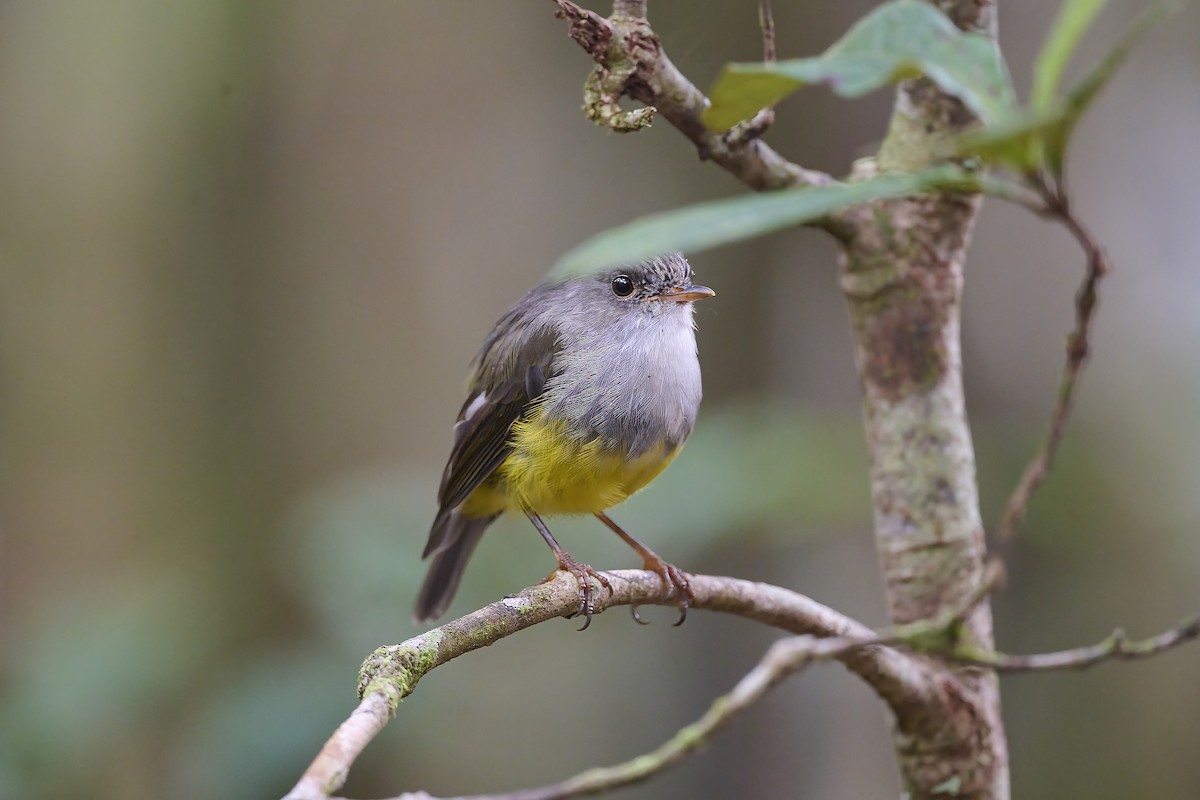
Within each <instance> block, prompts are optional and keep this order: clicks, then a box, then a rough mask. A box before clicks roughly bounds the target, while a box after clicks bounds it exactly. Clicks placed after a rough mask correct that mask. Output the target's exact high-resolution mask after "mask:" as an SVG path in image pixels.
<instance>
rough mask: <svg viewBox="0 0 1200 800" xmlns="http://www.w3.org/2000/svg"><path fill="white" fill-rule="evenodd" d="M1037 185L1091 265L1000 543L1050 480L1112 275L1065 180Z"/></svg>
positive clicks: (1048, 208) (1047, 213)
mask: <svg viewBox="0 0 1200 800" xmlns="http://www.w3.org/2000/svg"><path fill="white" fill-rule="evenodd" d="M1035 188H1036V189H1037V191H1038V193H1039V194H1040V195H1041V197H1042V199H1043V201H1044V202H1045V207H1044V209H1043V210H1042V211H1041V212H1040V213H1041V214H1042V215H1043V216H1047V217H1051V218H1053V219H1057V220H1058V221H1059V222H1061V223H1062V224H1063V226H1064V227H1066V229H1067V230H1068V231H1069V232H1070V233H1071V235H1072V236H1073V237H1075V240H1076V241H1077V242H1078V243H1079V246H1080V247H1081V248H1083V252H1084V255H1085V257H1086V259H1087V270H1086V272H1085V274H1084V277H1083V282H1082V283H1081V284H1080V286H1079V291H1078V292H1077V293H1076V295H1075V328H1074V330H1072V331H1071V335H1070V336H1069V337H1068V338H1067V361H1066V364H1065V365H1064V367H1063V374H1062V379H1061V380H1060V381H1059V386H1058V395H1057V397H1056V398H1055V401H1054V409H1053V410H1052V411H1051V413H1050V428H1049V430H1048V431H1047V432H1046V438H1045V440H1044V441H1043V442H1042V446H1041V448H1039V450H1038V452H1037V453H1036V454H1035V455H1034V457H1033V459H1032V460H1031V461H1030V462H1029V465H1028V466H1027V467H1026V468H1025V471H1024V473H1022V475H1021V479H1020V480H1019V481H1018V482H1017V485H1016V488H1014V489H1013V493H1012V496H1011V497H1009V499H1008V503H1007V505H1006V506H1005V507H1004V515H1003V517H1002V518H1001V520H1000V528H999V530H998V531H997V536H998V538H999V541H1000V543H1001V545H1002V546H1003V545H1005V544H1007V543H1008V542H1009V541H1010V540H1011V539H1012V536H1013V533H1014V532H1015V531H1016V528H1017V526H1018V525H1020V524H1021V520H1022V519H1024V517H1025V513H1026V511H1027V510H1028V507H1029V498H1030V497H1032V496H1033V493H1034V492H1035V491H1037V488H1038V487H1039V486H1040V485H1041V484H1042V481H1044V480H1045V479H1046V475H1047V474H1048V473H1049V471H1050V469H1051V467H1053V466H1054V457H1055V455H1057V453H1058V447H1059V444H1060V443H1061V442H1062V438H1063V434H1064V433H1065V432H1066V429H1067V420H1068V418H1069V417H1070V415H1071V403H1072V400H1073V399H1074V395H1075V385H1076V383H1078V381H1079V375H1080V373H1081V372H1082V371H1083V365H1084V362H1085V361H1086V360H1087V356H1088V350H1089V348H1090V346H1091V343H1090V338H1089V337H1090V333H1091V324H1092V317H1093V314H1094V313H1095V310H1096V297H1097V287H1098V285H1099V283H1100V281H1101V279H1103V278H1104V276H1105V275H1107V274H1108V272H1109V270H1110V266H1109V263H1108V257H1107V256H1106V255H1105V254H1104V250H1103V249H1102V248H1101V247H1100V245H1099V243H1098V242H1097V241H1096V240H1095V239H1094V238H1093V237H1092V235H1091V233H1090V232H1089V231H1088V230H1087V229H1086V228H1085V227H1084V226H1083V223H1081V222H1080V221H1079V219H1078V217H1076V216H1075V214H1074V212H1073V211H1072V210H1071V204H1070V198H1069V196H1068V194H1067V192H1066V189H1065V188H1064V186H1063V185H1062V184H1056V185H1054V186H1051V185H1050V184H1049V183H1048V182H1047V181H1046V179H1044V178H1039V179H1038V181H1037V183H1036V185H1035Z"/></svg>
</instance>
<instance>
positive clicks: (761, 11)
mask: <svg viewBox="0 0 1200 800" xmlns="http://www.w3.org/2000/svg"><path fill="white" fill-rule="evenodd" d="M758 26H759V27H760V28H762V37H763V61H765V62H767V63H768V64H770V63H772V62H774V61H775V13H774V12H773V11H771V0H758Z"/></svg>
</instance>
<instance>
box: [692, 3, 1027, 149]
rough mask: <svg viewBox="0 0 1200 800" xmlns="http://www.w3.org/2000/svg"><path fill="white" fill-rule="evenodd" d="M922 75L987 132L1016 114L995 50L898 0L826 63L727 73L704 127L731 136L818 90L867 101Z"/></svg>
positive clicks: (862, 24)
mask: <svg viewBox="0 0 1200 800" xmlns="http://www.w3.org/2000/svg"><path fill="white" fill-rule="evenodd" d="M916 75H927V76H928V77H929V78H930V79H931V80H933V81H934V82H936V83H937V84H938V85H939V86H940V87H941V88H942V89H944V90H945V91H947V92H949V93H950V94H952V95H954V96H956V97H958V98H960V99H961V100H962V101H963V102H964V103H965V104H966V105H967V107H968V108H970V109H971V110H972V111H974V112H975V114H976V115H978V116H979V118H980V119H981V120H983V122H984V123H985V124H992V123H997V122H999V121H1001V120H1003V119H1006V118H1007V117H1008V116H1010V115H1011V114H1012V113H1013V112H1014V111H1015V108H1016V100H1015V99H1014V98H1015V96H1014V92H1013V88H1012V82H1011V81H1010V79H1009V77H1008V70H1007V69H1006V68H1005V66H1004V61H1003V60H1002V59H1001V57H1000V52H999V50H998V49H997V48H996V45H995V43H994V42H992V41H991V40H990V39H989V38H988V37H986V36H983V35H981V34H976V33H965V32H963V31H961V30H959V29H958V28H957V27H956V26H955V25H954V23H953V22H951V21H950V20H949V19H948V18H947V17H946V16H945V15H944V14H942V13H941V12H940V11H938V10H937V9H936V8H934V7H933V6H932V5H929V4H928V3H923V2H919V0H893V2H890V3H884V4H883V5H881V6H880V7H878V8H877V9H875V10H874V11H872V12H871V13H870V14H868V15H867V16H865V17H863V18H862V19H861V20H859V21H858V23H857V24H855V25H854V27H852V28H851V29H850V30H849V31H848V32H847V33H846V35H845V36H843V37H842V38H841V39H840V40H839V41H838V42H837V43H836V44H834V45H833V46H832V47H830V48H829V49H828V50H826V51H825V53H823V54H822V55H819V56H816V57H814V58H801V59H794V60H789V61H779V62H776V63H772V64H730V65H729V66H727V67H725V69H724V71H723V72H722V73H721V75H720V77H719V78H717V82H716V84H715V85H714V86H713V88H712V91H711V93H710V97H711V99H712V106H711V107H710V108H708V109H707V110H706V111H705V113H704V122H705V124H706V125H708V126H709V127H710V128H711V129H713V130H726V129H728V128H730V127H732V126H733V125H734V124H736V123H737V122H739V121H740V120H743V119H747V118H749V117H751V116H753V115H754V114H755V113H757V112H758V110H759V109H760V108H764V107H766V106H771V105H774V104H775V103H777V102H779V101H780V100H782V99H783V98H784V97H786V96H787V95H789V94H791V93H792V92H794V91H796V90H797V89H799V88H801V87H803V86H807V85H810V84H814V83H822V84H826V85H828V86H829V87H830V88H831V89H833V91H835V92H837V93H838V94H840V95H842V96H843V97H859V96H861V95H864V94H867V93H868V92H872V91H874V90H876V89H878V88H880V87H882V86H885V85H887V84H889V83H894V82H896V81H899V80H903V79H905V78H911V77H914V76H916Z"/></svg>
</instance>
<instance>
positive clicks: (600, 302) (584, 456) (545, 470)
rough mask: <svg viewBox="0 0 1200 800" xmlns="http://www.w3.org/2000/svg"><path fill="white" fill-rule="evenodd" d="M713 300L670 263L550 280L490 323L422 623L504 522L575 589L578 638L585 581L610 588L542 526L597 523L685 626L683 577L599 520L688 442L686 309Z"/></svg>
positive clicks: (443, 509)
mask: <svg viewBox="0 0 1200 800" xmlns="http://www.w3.org/2000/svg"><path fill="white" fill-rule="evenodd" d="M713 294H714V292H713V290H712V289H709V288H708V287H706V286H698V285H696V284H694V283H692V268H691V266H690V265H689V264H688V262H687V260H686V259H685V258H684V257H683V256H682V255H680V254H679V253H672V254H670V255H666V256H662V257H660V258H655V259H653V260H650V261H644V262H642V263H639V264H637V265H635V266H630V267H622V268H619V269H614V270H610V271H608V272H605V273H602V274H598V275H589V276H585V277H573V278H567V279H558V280H553V279H552V280H549V281H547V282H546V283H543V284H542V285H540V286H538V287H537V288H535V289H533V290H532V291H531V292H529V294H527V295H526V296H525V297H524V298H523V299H521V300H520V301H519V302H518V303H517V304H516V305H515V306H513V307H512V308H511V309H510V310H509V311H508V313H507V314H505V315H504V316H503V317H501V318H500V321H499V322H497V323H496V326H495V327H494V328H493V329H492V331H491V333H489V334H488V336H487V338H486V339H485V340H484V342H483V347H482V348H481V349H480V351H479V354H478V355H477V356H476V357H475V361H474V362H473V364H472V377H471V381H470V391H469V393H468V395H467V400H466V402H465V403H463V407H462V410H461V411H460V412H459V414H458V422H456V423H455V425H454V446H453V449H452V450H451V451H450V460H449V463H447V464H446V470H445V472H444V473H443V475H442V484H441V488H440V489H439V490H438V504H439V509H438V513H437V517H436V518H435V519H434V521H433V529H432V530H431V531H430V532H429V543H428V544H427V545H426V546H425V553H424V557H429V556H432V557H433V563H432V564H431V565H430V567H429V573H428V575H427V576H426V578H425V583H424V585H422V587H421V592H420V595H419V596H418V598H417V608H416V617H417V619H418V621H424V620H429V619H433V618H435V617H438V616H441V614H442V613H444V612H445V610H446V608H447V606H449V605H450V601H451V599H452V598H453V597H454V592H455V590H456V589H457V588H458V584H459V581H460V580H461V578H462V574H463V569H464V567H466V564H467V560H468V559H469V558H470V557H471V553H472V552H473V551H474V550H475V546H476V545H477V544H478V543H479V538H480V536H482V535H483V532H484V530H485V529H486V528H487V526H488V525H489V524H491V523H492V521H493V520H495V519H496V517H498V516H499V515H500V514H502V513H503V512H505V511H514V512H518V513H521V514H524V515H525V516H527V517H528V518H529V520H530V521H531V522H532V523H533V525H534V527H536V528H537V530H538V532H539V533H541V535H542V538H544V539H545V540H546V543H547V544H548V545H550V549H551V550H553V551H554V555H555V557H556V558H557V559H558V567H559V569H563V570H567V571H568V572H571V573H572V574H574V575H575V577H576V578H577V579H578V581H579V587H580V613H582V614H585V615H586V616H587V622H585V623H584V626H583V627H584V628H586V627H587V625H588V623H590V622H591V615H592V610H593V599H592V583H591V578H593V577H594V578H596V579H597V580H598V581H599V582H600V583H601V584H602V585H603V586H605V587H609V583H608V581H607V579H606V578H604V576H603V575H601V574H600V573H598V572H596V571H595V570H593V569H592V568H591V567H589V566H587V565H586V564H581V563H579V562H577V561H576V560H575V559H573V558H571V556H570V555H569V554H568V553H567V552H566V551H565V550H563V549H562V547H560V546H559V544H558V542H557V541H555V539H554V536H553V535H552V534H551V533H550V530H549V528H547V527H546V524H545V523H544V522H543V521H542V518H541V515H543V514H547V515H549V514H594V515H595V516H596V517H598V518H599V519H600V520H601V521H602V522H604V523H605V524H606V525H607V526H608V527H609V528H611V529H612V530H613V531H615V532H616V534H617V535H618V536H620V537H621V538H622V539H624V540H625V541H626V542H627V543H628V544H629V545H630V546H631V547H633V549H634V550H636V551H637V552H638V554H639V555H641V556H642V559H643V563H644V566H645V568H646V569H649V570H653V571H655V572H657V573H658V574H659V575H660V576H662V579H663V586H664V590H667V591H668V592H671V591H673V592H676V593H677V595H678V602H679V609H680V619H679V622H683V619H684V616H685V615H686V612H687V606H688V602H689V599H690V594H689V591H688V586H687V577H686V575H685V574H684V572H683V571H682V570H680V569H679V568H677V567H675V566H674V565H672V564H669V563H667V562H666V561H664V560H663V559H662V558H660V557H659V556H658V555H656V554H655V553H654V552H653V551H652V550H650V549H649V548H648V547H646V546H645V545H643V544H642V543H641V542H639V541H638V540H637V539H634V538H633V537H632V536H630V535H629V534H627V533H626V532H625V531H623V530H621V528H620V527H618V526H617V524H616V523H615V522H613V521H612V520H611V519H610V518H609V517H608V515H607V514H605V513H604V512H605V511H606V510H607V509H609V508H611V507H612V506H615V505H617V504H618V503H621V502H622V501H624V500H625V499H626V498H627V497H629V496H630V495H631V494H633V493H634V492H636V491H638V490H639V489H641V488H642V487H644V486H645V485H646V484H648V483H649V482H650V481H652V480H653V479H654V478H655V477H656V476H657V475H658V474H659V473H660V472H662V471H663V469H665V468H666V466H667V464H669V463H670V462H671V459H672V458H674V457H675V455H676V454H677V453H678V452H679V450H680V448H681V447H682V446H683V443H684V440H686V439H687V437H688V434H690V433H691V432H692V427H693V425H694V424H695V421H696V412H697V410H698V409H699V407H700V363H699V361H698V360H697V358H696V336H695V326H694V324H693V321H692V302H693V301H695V300H699V299H701V298H704V297H712V296H713ZM635 615H636V611H635ZM676 624H679V623H676ZM581 630H582V629H581Z"/></svg>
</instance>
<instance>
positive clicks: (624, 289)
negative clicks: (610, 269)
mask: <svg viewBox="0 0 1200 800" xmlns="http://www.w3.org/2000/svg"><path fill="white" fill-rule="evenodd" d="M612 290H613V294H615V295H616V296H617V297H629V295H631V294H633V279H632V278H630V277H629V276H628V275H618V276H617V277H615V278H613V279H612Z"/></svg>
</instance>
